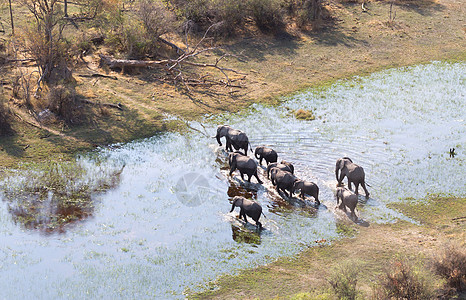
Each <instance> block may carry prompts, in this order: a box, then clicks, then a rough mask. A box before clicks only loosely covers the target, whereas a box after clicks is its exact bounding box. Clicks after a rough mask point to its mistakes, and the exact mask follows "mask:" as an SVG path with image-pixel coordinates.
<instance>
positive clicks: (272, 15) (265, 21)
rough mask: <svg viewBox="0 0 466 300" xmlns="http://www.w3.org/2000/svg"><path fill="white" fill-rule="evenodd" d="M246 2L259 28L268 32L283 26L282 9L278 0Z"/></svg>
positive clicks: (251, 0) (252, 0)
mask: <svg viewBox="0 0 466 300" xmlns="http://www.w3.org/2000/svg"><path fill="white" fill-rule="evenodd" d="M248 4H249V9H250V10H251V15H252V18H253V20H254V22H256V25H257V27H258V28H259V29H260V30H262V31H266V32H270V31H276V30H279V29H282V28H283V26H284V22H283V18H282V15H283V11H282V8H281V6H280V3H279V2H278V1H273V0H250V1H249V3H248Z"/></svg>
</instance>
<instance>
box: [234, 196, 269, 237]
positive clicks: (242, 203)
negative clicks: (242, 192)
mask: <svg viewBox="0 0 466 300" xmlns="http://www.w3.org/2000/svg"><path fill="white" fill-rule="evenodd" d="M235 206H237V207H240V208H241V209H240V211H239V218H240V219H241V217H243V218H244V221H245V222H246V223H247V222H248V220H247V219H246V215H248V216H250V217H251V218H252V219H253V220H254V222H256V226H257V227H258V228H259V229H260V228H262V224H261V222H259V218H260V216H261V213H262V206H260V204H259V203H257V202H255V201H252V200H249V199H246V198H244V197H241V196H235V197H233V205H232V206H231V210H230V212H232V211H233V210H234V209H235ZM262 214H263V213H262ZM264 217H265V215H264Z"/></svg>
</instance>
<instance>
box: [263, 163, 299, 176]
mask: <svg viewBox="0 0 466 300" xmlns="http://www.w3.org/2000/svg"><path fill="white" fill-rule="evenodd" d="M272 168H279V169H280V170H282V171H286V172H290V173H291V174H294V166H293V165H292V164H291V163H289V162H287V161H284V160H282V161H281V162H280V163H276V162H274V163H270V164H269V165H268V166H267V169H266V173H267V178H269V176H270V170H271V169H272Z"/></svg>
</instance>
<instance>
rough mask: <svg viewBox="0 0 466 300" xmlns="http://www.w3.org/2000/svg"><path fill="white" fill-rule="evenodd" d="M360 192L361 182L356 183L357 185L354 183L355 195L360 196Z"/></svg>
mask: <svg viewBox="0 0 466 300" xmlns="http://www.w3.org/2000/svg"><path fill="white" fill-rule="evenodd" d="M358 190H359V182H356V183H354V193H355V194H356V195H358V194H359V192H358Z"/></svg>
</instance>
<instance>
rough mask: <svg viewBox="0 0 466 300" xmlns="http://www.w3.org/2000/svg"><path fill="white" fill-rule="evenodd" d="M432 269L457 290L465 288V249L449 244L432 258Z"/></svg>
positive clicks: (461, 290)
mask: <svg viewBox="0 0 466 300" xmlns="http://www.w3.org/2000/svg"><path fill="white" fill-rule="evenodd" d="M434 269H435V271H436V273H437V274H438V275H440V276H441V277H443V278H445V279H446V281H447V284H448V286H449V287H450V288H453V289H455V290H456V291H457V292H463V291H465V289H466V251H465V250H464V248H460V247H458V246H453V245H449V246H447V247H446V248H445V249H444V250H443V252H441V253H439V254H438V255H437V257H436V258H435V259H434Z"/></svg>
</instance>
